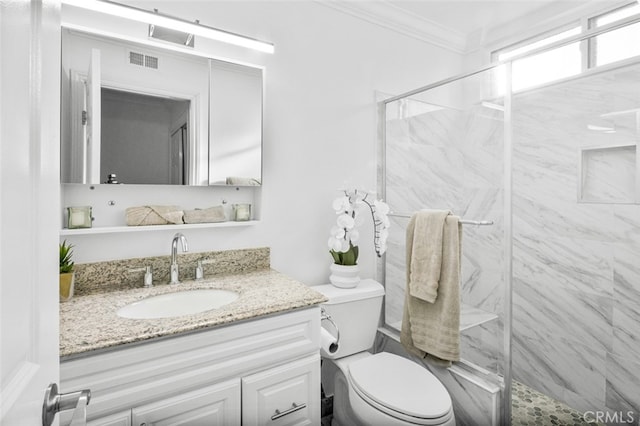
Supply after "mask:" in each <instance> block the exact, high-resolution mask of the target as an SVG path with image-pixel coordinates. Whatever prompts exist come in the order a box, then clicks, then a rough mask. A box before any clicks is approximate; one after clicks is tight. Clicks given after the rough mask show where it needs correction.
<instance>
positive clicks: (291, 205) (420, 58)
mask: <svg viewBox="0 0 640 426" xmlns="http://www.w3.org/2000/svg"><path fill="white" fill-rule="evenodd" d="M128 3H130V4H132V5H137V6H139V7H142V8H145V9H152V8H153V7H158V8H159V10H160V12H163V13H167V14H173V15H176V16H180V17H182V18H184V19H199V20H200V22H201V23H203V24H205V25H210V26H214V27H218V28H222V29H225V30H228V31H232V32H236V33H241V34H246V35H248V36H251V37H255V38H260V39H264V40H268V41H270V42H273V43H274V44H275V46H276V51H275V54H274V55H267V54H263V53H258V52H250V51H247V50H246V49H241V48H236V47H233V46H224V45H219V44H218V45H216V44H215V43H214V42H208V41H206V40H203V39H201V38H198V39H197V40H196V46H197V47H198V48H199V49H204V50H209V51H210V52H215V55H217V56H220V57H227V58H230V59H234V60H237V61H244V62H247V63H252V64H256V65H264V66H265V67H266V72H265V84H266V93H265V97H266V101H265V102H266V104H265V114H264V120H265V124H264V175H263V177H264V186H263V188H262V189H261V190H258V198H261V206H260V208H261V214H260V216H261V223H260V224H258V225H257V226H254V227H246V228H234V229H210V230H199V231H190V232H185V235H186V236H187V238H188V239H189V247H190V248H191V250H192V251H204V250H217V249H231V248H242V247H256V246H269V247H271V249H272V252H271V255H272V266H273V267H274V268H275V269H277V270H279V271H281V272H284V273H287V274H289V275H291V276H293V277H294V278H297V279H299V280H301V281H303V282H306V283H308V284H320V283H323V282H326V281H327V279H328V266H329V264H330V262H331V260H330V255H329V253H328V251H327V247H326V241H327V238H328V230H329V228H330V226H331V225H332V224H333V221H334V213H333V211H332V209H331V201H332V200H333V198H334V197H336V196H337V195H338V192H337V189H338V188H342V187H344V186H345V185H349V186H358V187H360V188H367V189H375V185H376V109H375V102H374V100H375V91H381V92H384V93H389V94H397V93H402V92H404V91H408V90H410V89H413V88H416V87H419V86H423V85H425V84H429V83H431V82H434V81H437V80H440V79H442V78H445V77H448V76H450V75H454V74H458V73H460V72H461V64H462V60H461V57H460V56H459V55H457V54H454V53H451V52H449V51H447V50H444V49H442V48H437V47H434V46H431V45H428V44H425V43H424V42H418V41H416V40H414V39H412V38H408V37H406V36H402V35H400V34H397V33H395V32H391V31H389V30H385V29H383V28H381V27H378V26H375V25H373V24H370V23H367V22H364V21H361V20H358V19H356V18H354V17H352V16H349V15H346V14H343V13H340V12H338V11H335V10H334V9H331V8H329V7H326V6H324V5H322V4H320V3H317V2H312V1H298V2H281V1H278V2H276V1H259V2H244V1H243V2H197V1H196V2H184V1H180V2H177V1H175V2H169V1H167V2H164V1H163V2H159V3H157V4H156V3H153V2H150V1H143V2H137V3H134V2H128ZM67 11H68V10H63V16H64V15H65V13H66V12H67ZM67 15H68V14H67ZM100 23H101V25H105V26H107V25H110V21H108V20H106V19H101V20H100ZM82 24H83V25H89V23H88V22H87V21H86V19H83V20H82ZM114 25H117V24H114ZM144 27H145V26H144V25H143V26H142V27H141V28H140V31H144V30H145V28H144ZM121 28H122V27H121ZM127 28H128V29H131V30H133V29H135V28H136V26H135V25H134V24H133V23H131V24H128V25H127ZM221 191H227V192H224V193H222V192H221ZM247 191H248V190H246V189H243V190H241V191H238V192H237V191H235V190H234V189H225V190H223V189H219V188H168V187H163V188H162V189H153V190H151V191H149V190H146V189H140V187H138V188H109V187H106V188H105V187H99V188H97V189H96V190H95V191H90V190H89V189H87V188H86V187H76V186H65V188H64V192H65V195H64V197H63V205H65V202H66V201H68V200H69V199H74V200H80V199H83V197H87V198H86V199H90V200H92V201H91V202H92V203H93V204H94V212H95V213H96V217H97V221H98V220H99V214H100V210H101V209H102V210H105V209H109V207H105V206H106V203H107V201H108V200H109V199H112V198H113V199H114V200H115V201H116V202H117V204H116V206H114V207H111V208H112V209H113V208H117V206H119V205H121V204H122V203H121V201H123V202H129V201H131V200H135V202H137V203H139V204H144V203H148V202H151V201H156V202H157V201H158V200H162V199H163V200H165V203H167V204H169V203H174V200H176V199H178V198H180V199H183V200H186V202H189V201H190V202H192V203H194V204H195V203H205V202H210V203H213V204H215V203H217V202H219V200H220V199H221V198H223V197H227V198H228V197H234V196H239V195H238V193H243V192H244V193H246V192H247ZM249 196H250V195H249ZM65 200H66V201H65ZM118 203H120V204H118ZM363 231H365V230H363ZM172 235H173V233H172V232H170V231H159V232H152V233H135V234H115V235H100V236H78V237H74V238H68V240H70V241H72V242H73V243H74V244H75V245H76V260H77V261H78V262H88V261H98V260H105V259H116V258H123V257H140V256H147V255H163V254H168V252H169V248H170V240H171V237H172ZM365 241H366V239H365ZM359 263H360V266H361V269H362V270H363V272H362V274H361V275H363V276H365V277H367V276H373V275H374V271H375V254H374V251H373V244H372V243H371V244H363V245H361V259H360V262H359Z"/></svg>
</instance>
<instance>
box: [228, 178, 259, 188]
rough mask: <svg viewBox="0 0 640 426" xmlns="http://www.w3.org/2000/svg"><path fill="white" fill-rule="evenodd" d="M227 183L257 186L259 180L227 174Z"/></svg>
mask: <svg viewBox="0 0 640 426" xmlns="http://www.w3.org/2000/svg"><path fill="white" fill-rule="evenodd" d="M227 185H238V186H258V185H260V180H258V179H255V178H250V177H239V176H229V177H227Z"/></svg>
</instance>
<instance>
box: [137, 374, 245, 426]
mask: <svg viewBox="0 0 640 426" xmlns="http://www.w3.org/2000/svg"><path fill="white" fill-rule="evenodd" d="M131 414H132V416H131V418H132V424H133V426H142V425H144V426H152V425H157V426H173V425H189V426H216V425H220V426H232V425H240V379H233V380H229V381H227V382H223V383H219V384H217V385H214V386H207V387H205V388H202V389H198V390H196V391H192V392H187V393H184V394H182V395H178V396H174V397H172V398H167V399H163V400H160V401H156V402H153V403H151V404H147V405H142V406H139V407H136V408H134V409H133V410H132V412H131Z"/></svg>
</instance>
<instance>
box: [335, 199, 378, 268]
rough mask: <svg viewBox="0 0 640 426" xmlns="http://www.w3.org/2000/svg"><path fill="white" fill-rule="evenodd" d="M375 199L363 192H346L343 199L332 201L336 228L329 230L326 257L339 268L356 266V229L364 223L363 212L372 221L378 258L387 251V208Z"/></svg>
mask: <svg viewBox="0 0 640 426" xmlns="http://www.w3.org/2000/svg"><path fill="white" fill-rule="evenodd" d="M372 198H374V195H373V194H371V193H368V192H365V191H358V190H357V189H355V190H345V191H344V195H343V196H341V197H339V198H336V199H335V200H334V201H333V209H334V210H335V211H336V215H337V220H336V222H337V223H336V225H334V226H333V227H332V228H331V236H330V237H329V242H328V245H329V253H331V256H333V261H334V263H336V264H338V265H357V264H358V252H359V250H358V241H359V240H360V232H359V231H358V226H359V225H361V224H362V222H363V221H364V215H363V212H362V211H363V210H365V211H366V210H367V208H368V211H369V212H370V213H371V216H372V217H373V226H374V236H373V245H374V248H375V250H376V254H377V255H378V257H380V256H382V254H383V253H384V252H385V251H386V250H387V238H388V237H389V226H390V222H389V218H388V217H387V214H388V213H389V206H388V205H387V204H386V203H385V202H383V201H382V200H375V199H373V200H372Z"/></svg>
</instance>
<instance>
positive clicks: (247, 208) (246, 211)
mask: <svg viewBox="0 0 640 426" xmlns="http://www.w3.org/2000/svg"><path fill="white" fill-rule="evenodd" d="M250 219H251V204H234V205H233V220H235V221H244V220H250Z"/></svg>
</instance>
